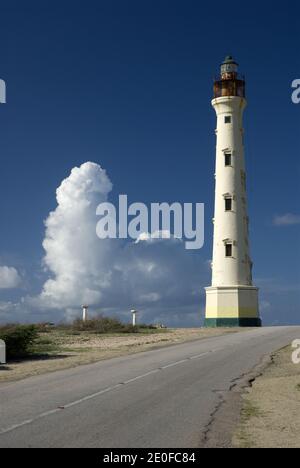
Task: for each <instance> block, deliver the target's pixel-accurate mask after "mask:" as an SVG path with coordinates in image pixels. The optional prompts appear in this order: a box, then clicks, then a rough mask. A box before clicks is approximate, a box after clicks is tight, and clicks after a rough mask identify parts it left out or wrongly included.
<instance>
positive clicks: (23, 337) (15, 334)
mask: <svg viewBox="0 0 300 468" xmlns="http://www.w3.org/2000/svg"><path fill="white" fill-rule="evenodd" d="M37 337H38V331H37V329H36V327H35V326H34V325H14V324H11V325H10V324H9V325H5V326H3V327H0V339H1V340H4V341H5V344H6V357H7V359H10V358H17V357H23V356H26V355H28V354H29V353H30V348H31V346H32V345H33V344H34V343H35V340H36V339H37Z"/></svg>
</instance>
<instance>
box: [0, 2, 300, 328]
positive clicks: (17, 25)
mask: <svg viewBox="0 0 300 468" xmlns="http://www.w3.org/2000/svg"><path fill="white" fill-rule="evenodd" d="M299 14H300V6H299V3H298V5H297V4H296V2H289V4H288V7H287V6H286V5H284V4H283V5H281V6H279V5H277V4H274V3H271V2H264V3H262V2H260V3H256V2H247V3H245V4H241V3H240V2H230V4H229V5H228V7H226V8H224V2H214V3H213V4H212V3H207V4H205V3H203V2H199V1H191V0H187V1H185V2H183V1H177V0H173V1H172V2H171V1H165V0H159V1H157V0H154V1H151V2H145V1H144V2H141V1H128V2H124V1H121V0H118V1H117V0H112V1H110V2H104V1H86V2H83V1H73V2H65V1H60V2H57V1H51V2H48V1H43V2H33V1H27V2H26V5H24V2H20V1H18V2H17V1H11V2H9V3H7V2H1V17H2V25H1V30H0V57H1V59H0V77H1V78H2V79H4V80H5V81H6V83H7V104H6V105H1V106H0V135H1V140H0V160H1V172H0V180H1V184H0V212H1V231H0V266H1V265H2V266H8V267H10V268H15V269H16V270H17V271H18V272H19V277H20V278H19V281H17V283H18V284H17V285H16V286H17V287H14V288H3V287H2V288H1V289H0V305H1V304H2V306H1V307H2V311H3V312H2V313H1V307H0V321H7V320H8V319H10V321H13V320H25V321H28V320H43V319H51V318H53V319H55V320H59V319H60V318H61V317H62V316H63V313H64V308H65V307H67V304H65V305H64V307H62V308H61V309H59V308H58V310H52V309H51V310H50V309H47V308H46V309H47V310H43V311H42V312H41V311H40V309H39V307H38V306H37V305H35V306H34V305H28V300H27V299H26V298H28V297H31V298H32V297H35V296H37V295H39V294H40V292H41V290H42V288H43V285H44V283H45V281H47V279H48V278H49V277H51V275H52V276H53V272H52V273H51V271H50V272H49V270H48V271H45V269H44V268H43V267H42V259H43V257H44V255H45V252H44V249H43V246H42V242H43V239H44V238H45V226H44V220H45V219H47V217H48V215H49V212H50V211H52V210H55V208H56V206H57V202H56V199H55V190H56V189H57V187H59V186H60V184H61V182H62V180H63V179H65V178H66V177H68V176H69V174H70V171H71V169H72V168H73V167H76V166H80V165H81V164H82V163H84V162H86V161H93V162H95V163H98V164H100V165H101V166H102V167H103V168H104V169H105V170H106V171H107V174H108V176H109V178H110V180H111V181H112V183H113V191H112V192H111V194H110V198H111V200H112V201H114V200H116V198H117V196H118V194H119V193H126V194H128V197H129V200H130V201H132V202H133V201H143V202H145V203H150V202H161V201H168V202H172V201H181V202H204V203H205V207H206V228H205V236H206V242H205V246H204V248H203V249H201V250H200V251H198V252H196V253H189V252H183V253H182V252H180V254H179V255H178V263H177V264H176V266H174V271H175V270H176V271H177V276H176V275H174V287H175V284H176V282H178V281H180V275H181V274H183V275H187V277H188V274H191V275H192V276H193V281H196V283H195V284H199V296H198V295H197V293H193V298H192V299H191V292H190V291H189V289H188V287H187V289H186V290H184V291H182V295H183V296H184V297H181V299H180V300H178V301H174V303H173V301H172V297H173V299H174V298H175V297H177V296H176V294H175V295H174V296H172V295H171V293H170V295H169V296H168V297H167V298H165V300H163V299H162V300H161V301H158V302H156V301H153V303H151V304H150V303H149V301H148V302H147V301H146V302H147V303H145V304H143V302H142V300H141V301H139V306H140V307H141V309H144V310H145V319H147V320H152V319H160V318H161V319H162V320H164V321H165V322H166V323H168V324H170V325H177V324H179V325H193V324H197V323H198V321H199V314H200V313H203V304H204V303H203V301H204V294H203V289H202V288H203V287H204V286H206V285H208V284H209V281H210V272H209V270H208V269H206V267H205V265H206V264H207V262H208V260H209V259H210V258H211V249H212V226H211V221H210V220H211V218H212V216H213V190H214V179H213V173H214V158H215V135H214V127H215V115H214V111H213V109H212V108H211V105H210V100H211V97H212V79H213V76H214V74H215V73H217V72H218V68H219V64H220V62H221V61H222V60H223V58H224V56H225V55H227V54H232V55H234V57H235V58H236V59H237V61H238V62H239V64H240V70H241V72H243V73H244V74H245V75H246V80H247V100H248V107H247V110H246V113H245V129H246V138H245V144H246V160H247V170H248V199H249V211H250V221H251V250H252V257H253V261H254V279H255V282H256V284H257V285H258V286H260V288H261V294H260V297H261V311H262V315H263V319H264V322H265V323H268V324H271V323H298V324H299V323H300V307H299V306H300V292H299V291H300V288H299V287H300V269H299V261H300V247H299V231H300V224H299V218H297V217H298V216H299V215H300V208H299V195H300V193H299V177H300V170H299V167H300V163H299V149H300V148H299V146H300V141H299V119H300V105H295V104H292V102H291V82H292V80H294V79H295V78H300V56H299V45H300V38H299ZM287 214H293V215H294V218H293V219H294V221H293V222H290V223H287V224H285V225H280V226H278V225H275V224H276V223H274V217H275V216H283V215H287ZM285 219H286V218H285ZM297 220H298V222H297ZM277 224H278V223H277ZM153 255H158V258H164V254H163V253H159V254H158V253H155V254H153ZM167 257H168V259H167V260H166V261H167V262H169V261H170V258H169V255H167ZM185 262H190V263H192V264H193V265H192V267H191V268H190V267H189V266H186V271H185V270H184V265H185ZM190 263H189V264H190ZM168 265H170V264H169V263H168ZM195 265H196V266H195ZM197 265H199V268H198V269H197ZM197 271H198V272H199V276H197ZM195 272H196V273H195ZM195 274H196V278H195ZM191 280H192V278H191ZM150 283H151V282H149V285H150ZM169 286H170V291H171V290H172V287H171V285H169ZM149 287H150V286H149ZM151 288H152V289H151V290H149V291H148V292H149V294H150V293H151V294H154V293H155V291H156V290H155V291H154V289H155V288H158V285H157V284H151ZM124 289H126V285H124ZM143 293H145V294H146V293H147V282H145V284H143ZM145 294H144V295H145ZM122 297H123V296H122ZM22 298H23V299H22ZM24 298H25V299H24ZM130 300H132V298H131V299H130ZM130 300H129V299H128V304H127V303H124V306H123V307H124V309H126V307H127V306H129V303H130ZM20 301H21V302H20ZM24 301H25V302H24ZM125 302H126V301H125ZM10 306H11V307H10ZM70 307H74V304H70ZM97 307H98V308H100V309H101V301H100V302H99V306H97ZM121 309H122V306H121V303H119V304H117V303H115V304H114V302H113V301H112V302H111V304H110V303H109V302H107V304H106V308H105V310H106V311H108V312H110V313H118V311H119V310H121ZM201 311H202V312H201ZM1 314H2V315H1Z"/></svg>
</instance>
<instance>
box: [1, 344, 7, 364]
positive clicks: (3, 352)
mask: <svg viewBox="0 0 300 468" xmlns="http://www.w3.org/2000/svg"><path fill="white" fill-rule="evenodd" d="M0 364H6V345H5V342H4V341H3V340H0Z"/></svg>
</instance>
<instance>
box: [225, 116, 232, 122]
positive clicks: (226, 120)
mask: <svg viewBox="0 0 300 468" xmlns="http://www.w3.org/2000/svg"><path fill="white" fill-rule="evenodd" d="M224 122H225V123H226V124H229V123H231V115H225V120H224Z"/></svg>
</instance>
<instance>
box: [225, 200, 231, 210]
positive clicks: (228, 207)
mask: <svg viewBox="0 0 300 468" xmlns="http://www.w3.org/2000/svg"><path fill="white" fill-rule="evenodd" d="M225 211H232V198H229V197H228V198H225Z"/></svg>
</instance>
